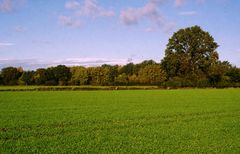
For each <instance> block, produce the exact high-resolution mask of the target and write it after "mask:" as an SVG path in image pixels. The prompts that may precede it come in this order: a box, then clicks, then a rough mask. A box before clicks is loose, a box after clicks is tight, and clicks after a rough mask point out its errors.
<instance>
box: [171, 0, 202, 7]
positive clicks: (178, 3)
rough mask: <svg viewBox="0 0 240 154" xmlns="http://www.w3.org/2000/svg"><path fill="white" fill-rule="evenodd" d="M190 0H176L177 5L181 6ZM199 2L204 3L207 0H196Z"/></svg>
mask: <svg viewBox="0 0 240 154" xmlns="http://www.w3.org/2000/svg"><path fill="white" fill-rule="evenodd" d="M187 1H188V0H175V6H176V7H180V6H182V5H184V4H185V3H186V2H187ZM195 1H196V2H197V3H203V2H205V0H195Z"/></svg>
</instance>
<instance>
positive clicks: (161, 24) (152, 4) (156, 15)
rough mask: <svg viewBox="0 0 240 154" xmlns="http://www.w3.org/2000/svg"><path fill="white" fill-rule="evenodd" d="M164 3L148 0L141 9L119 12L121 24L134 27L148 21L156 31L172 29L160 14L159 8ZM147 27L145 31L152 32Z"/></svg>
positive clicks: (159, 0) (158, 0)
mask: <svg viewBox="0 0 240 154" xmlns="http://www.w3.org/2000/svg"><path fill="white" fill-rule="evenodd" d="M162 2H164V1H163V0H149V1H148V2H147V3H146V4H145V5H144V6H143V7H139V8H128V9H126V10H123V11H121V13H120V20H121V22H122V23H123V24H125V25H127V26H129V25H136V24H138V23H140V22H142V21H144V20H147V21H150V22H151V23H152V24H153V25H152V26H154V27H156V28H157V29H159V28H163V29H164V30H165V31H168V30H170V29H171V28H173V25H174V24H173V23H171V22H169V21H167V20H166V19H165V17H164V16H163V15H162V14H161V13H160V11H159V7H160V5H161V4H162ZM156 28H152V27H149V28H147V29H146V31H148V32H149V31H152V30H153V29H156Z"/></svg>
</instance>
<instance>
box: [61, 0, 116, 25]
mask: <svg viewBox="0 0 240 154" xmlns="http://www.w3.org/2000/svg"><path fill="white" fill-rule="evenodd" d="M65 8H66V9H67V10H69V11H71V12H70V13H71V14H70V15H68V16H66V15H60V16H59V17H58V21H59V23H60V24H61V25H63V26H67V27H80V26H81V25H82V23H83V19H82V18H83V17H87V18H97V17H113V16H115V12H114V11H113V10H109V9H105V8H103V7H102V6H100V5H99V4H98V3H97V1H96V0H84V2H83V4H81V3H80V2H78V1H77V0H69V1H67V2H66V3H65Z"/></svg>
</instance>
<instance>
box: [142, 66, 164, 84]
mask: <svg viewBox="0 0 240 154" xmlns="http://www.w3.org/2000/svg"><path fill="white" fill-rule="evenodd" d="M166 79H167V77H166V72H165V71H164V70H162V68H161V66H160V65H157V64H155V65H148V66H146V67H144V68H143V69H141V70H140V71H139V80H140V82H141V83H144V84H160V83H162V82H164V81H165V80H166Z"/></svg>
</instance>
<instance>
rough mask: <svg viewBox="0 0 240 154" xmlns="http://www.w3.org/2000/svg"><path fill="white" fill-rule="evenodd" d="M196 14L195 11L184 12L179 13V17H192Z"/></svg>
mask: <svg viewBox="0 0 240 154" xmlns="http://www.w3.org/2000/svg"><path fill="white" fill-rule="evenodd" d="M196 14H197V12H196V11H184V12H180V13H179V15H182V16H193V15H196Z"/></svg>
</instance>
